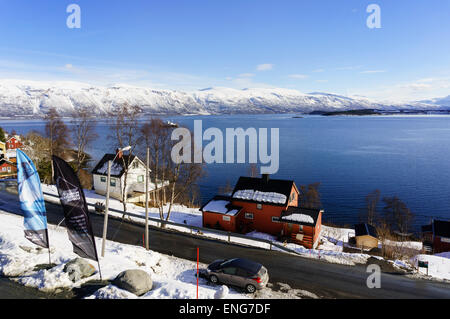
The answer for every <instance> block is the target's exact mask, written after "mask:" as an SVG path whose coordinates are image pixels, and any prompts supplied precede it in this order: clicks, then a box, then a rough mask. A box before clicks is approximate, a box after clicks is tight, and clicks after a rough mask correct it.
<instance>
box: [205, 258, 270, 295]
mask: <svg viewBox="0 0 450 319" xmlns="http://www.w3.org/2000/svg"><path fill="white" fill-rule="evenodd" d="M205 277H206V278H208V279H209V280H210V281H211V282H212V283H215V284H216V283H223V284H227V285H232V286H237V287H240V288H244V289H245V290H246V291H247V292H249V293H254V292H255V291H256V290H259V289H262V288H264V287H265V286H266V285H267V282H268V281H269V273H268V272H267V269H266V268H265V267H264V266H263V265H261V264H259V263H256V262H254V261H251V260H248V259H243V258H234V259H228V260H223V259H221V260H216V261H214V262H213V263H212V264H210V265H209V266H208V268H207V269H206V273H205Z"/></svg>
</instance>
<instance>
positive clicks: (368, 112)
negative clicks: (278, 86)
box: [0, 109, 450, 122]
mask: <svg viewBox="0 0 450 319" xmlns="http://www.w3.org/2000/svg"><path fill="white" fill-rule="evenodd" d="M238 115H243V116H250V115H255V116H259V115H292V118H295V119H302V118H305V117H308V116H410V115H411V116H414V115H422V116H436V115H441V116H442V115H448V116H450V110H406V109H405V110H395V111H390V110H377V109H354V110H345V111H323V110H317V111H312V112H305V113H300V112H292V113H267V112H264V113H221V114H192V113H190V114H149V113H143V114H142V116H141V118H142V119H144V118H148V117H151V116H155V117H162V118H166V117H189V116H205V117H208V116H238ZM62 118H63V120H71V119H72V118H71V117H70V116H62ZM43 120H44V116H40V115H39V116H37V115H34V116H31V115H30V116H23V115H18V116H14V117H12V116H0V121H2V122H6V121H30V122H31V121H36V122H40V121H43Z"/></svg>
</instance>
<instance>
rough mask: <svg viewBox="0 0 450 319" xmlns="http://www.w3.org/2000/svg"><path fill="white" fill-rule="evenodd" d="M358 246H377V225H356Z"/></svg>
mask: <svg viewBox="0 0 450 319" xmlns="http://www.w3.org/2000/svg"><path fill="white" fill-rule="evenodd" d="M355 239H356V246H358V247H361V248H377V247H378V234H377V230H376V229H375V227H373V226H372V225H370V224H357V225H355Z"/></svg>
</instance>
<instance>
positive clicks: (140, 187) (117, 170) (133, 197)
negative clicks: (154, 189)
mask: <svg viewBox="0 0 450 319" xmlns="http://www.w3.org/2000/svg"><path fill="white" fill-rule="evenodd" d="M115 156H116V155H115V154H105V155H104V156H103V158H102V159H101V160H100V161H99V162H98V163H97V165H96V166H95V167H94V169H93V170H92V176H93V182H94V189H95V192H96V193H97V194H100V195H105V194H106V180H107V175H108V162H109V161H112V160H113V159H114V157H115ZM125 163H127V164H128V176H127V188H126V194H127V202H139V201H142V198H143V197H145V163H144V162H142V161H141V160H140V159H139V158H138V157H137V156H134V155H132V156H131V157H130V155H122V157H121V158H116V159H115V160H114V162H113V163H112V165H111V180H110V188H109V194H110V197H112V198H116V199H118V200H122V190H123V185H124V182H125V169H124V164H125ZM149 184H150V183H149ZM150 190H151V189H149V191H150Z"/></svg>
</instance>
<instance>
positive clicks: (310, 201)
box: [300, 182, 322, 209]
mask: <svg viewBox="0 0 450 319" xmlns="http://www.w3.org/2000/svg"><path fill="white" fill-rule="evenodd" d="M319 187H320V183H319V182H317V183H312V184H309V185H308V186H305V185H301V186H300V191H301V192H302V195H303V196H301V197H300V206H301V207H305V208H315V209H319V208H320V207H321V206H322V203H321V202H320V193H319Z"/></svg>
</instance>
